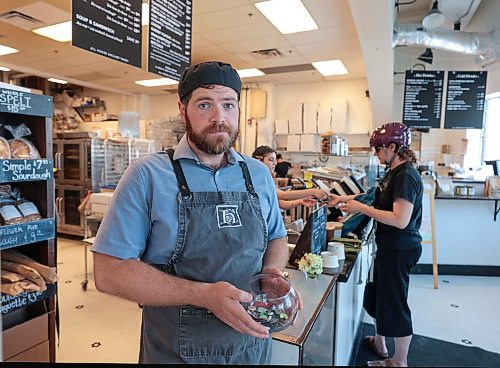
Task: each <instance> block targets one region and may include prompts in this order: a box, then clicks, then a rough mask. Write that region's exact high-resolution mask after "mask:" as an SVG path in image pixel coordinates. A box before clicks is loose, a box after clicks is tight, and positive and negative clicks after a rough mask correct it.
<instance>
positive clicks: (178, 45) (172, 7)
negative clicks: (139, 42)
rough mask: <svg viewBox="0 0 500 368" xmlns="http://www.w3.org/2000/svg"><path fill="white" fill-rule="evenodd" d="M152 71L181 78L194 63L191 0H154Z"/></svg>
mask: <svg viewBox="0 0 500 368" xmlns="http://www.w3.org/2000/svg"><path fill="white" fill-rule="evenodd" d="M149 6H150V12H149V13H150V21H149V47H148V71H149V72H151V73H155V74H159V75H161V76H163V77H167V78H171V79H173V80H177V81H178V80H179V79H180V77H181V74H182V72H183V71H184V69H186V68H187V67H188V66H189V65H190V64H191V10H192V1H191V0H150V1H149Z"/></svg>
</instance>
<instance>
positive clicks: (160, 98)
mask: <svg viewBox="0 0 500 368" xmlns="http://www.w3.org/2000/svg"><path fill="white" fill-rule="evenodd" d="M177 101H179V96H178V95H177V93H171V94H164V95H156V96H150V106H149V116H148V117H146V118H145V119H156V118H162V117H168V116H178V115H179V108H178V107H177Z"/></svg>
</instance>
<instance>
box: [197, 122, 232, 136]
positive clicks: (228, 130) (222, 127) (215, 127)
mask: <svg viewBox="0 0 500 368" xmlns="http://www.w3.org/2000/svg"><path fill="white" fill-rule="evenodd" d="M204 132H205V133H220V132H226V133H229V134H231V128H230V127H229V126H228V125H225V124H217V125H213V126H210V127H208V128H205V129H204Z"/></svg>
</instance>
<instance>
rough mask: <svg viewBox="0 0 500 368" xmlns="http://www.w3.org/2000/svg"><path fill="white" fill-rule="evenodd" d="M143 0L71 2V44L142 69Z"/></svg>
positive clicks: (76, 0) (80, 0) (77, 0)
mask: <svg viewBox="0 0 500 368" xmlns="http://www.w3.org/2000/svg"><path fill="white" fill-rule="evenodd" d="M141 10H142V0H92V1H88V0H73V11H72V13H73V16H72V28H73V30H72V33H73V38H72V45H73V46H76V47H80V48H82V49H85V50H88V51H91V52H94V53H96V54H99V55H102V56H106V57H108V58H110V59H113V60H117V61H121V62H123V63H126V64H130V65H133V66H137V67H139V68H140V67H141V39H142V26H141Z"/></svg>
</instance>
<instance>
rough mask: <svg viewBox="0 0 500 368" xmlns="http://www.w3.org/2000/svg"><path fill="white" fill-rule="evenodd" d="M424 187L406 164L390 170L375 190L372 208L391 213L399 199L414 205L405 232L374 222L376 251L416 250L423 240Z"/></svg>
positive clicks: (413, 168)
mask: <svg viewBox="0 0 500 368" xmlns="http://www.w3.org/2000/svg"><path fill="white" fill-rule="evenodd" d="M423 187H424V185H423V183H422V178H421V176H420V173H419V172H418V171H417V169H416V168H415V167H414V166H413V165H412V164H411V163H410V162H406V163H404V164H401V165H399V166H397V167H395V168H394V169H393V170H390V171H389V172H388V173H387V174H386V176H385V178H384V179H383V180H382V181H381V183H380V186H379V189H377V199H376V205H375V207H376V208H378V209H381V210H385V211H392V210H393V204H394V202H395V201H396V199H398V198H403V199H405V200H407V201H408V202H410V203H412V204H413V212H412V214H411V218H410V222H409V223H408V225H407V226H406V227H405V228H404V229H399V228H397V227H395V226H390V225H386V224H383V223H381V222H377V230H376V242H377V246H378V247H384V248H391V249H400V250H404V249H412V248H416V247H419V246H420V244H421V241H422V237H421V235H420V233H419V229H420V225H421V223H422V194H423Z"/></svg>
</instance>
